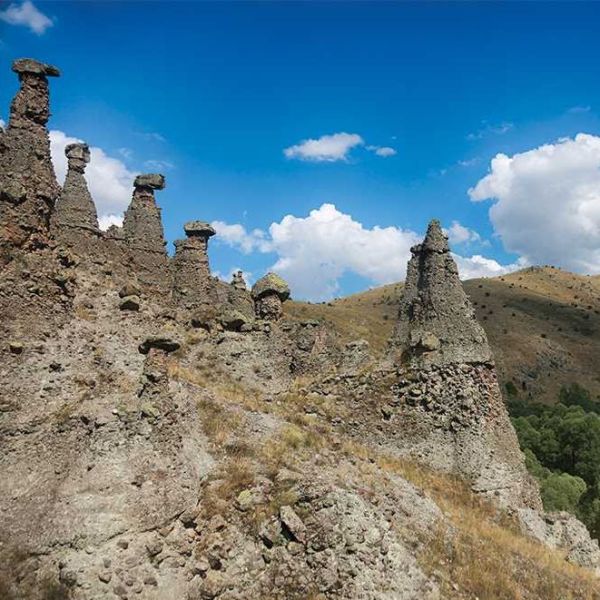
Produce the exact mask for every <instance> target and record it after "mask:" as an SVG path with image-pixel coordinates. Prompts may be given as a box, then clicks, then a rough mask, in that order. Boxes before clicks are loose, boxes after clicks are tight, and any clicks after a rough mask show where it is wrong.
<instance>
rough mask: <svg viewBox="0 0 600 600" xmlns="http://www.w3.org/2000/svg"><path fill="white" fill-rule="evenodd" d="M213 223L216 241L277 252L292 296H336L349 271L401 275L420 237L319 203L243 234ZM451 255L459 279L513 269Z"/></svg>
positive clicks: (377, 278) (276, 267) (378, 279)
mask: <svg viewBox="0 0 600 600" xmlns="http://www.w3.org/2000/svg"><path fill="white" fill-rule="evenodd" d="M212 225H213V226H214V227H215V229H216V230H217V239H221V240H222V241H224V242H225V243H227V244H229V245H231V246H233V247H236V248H239V249H240V250H241V251H242V252H244V253H246V254H249V253H251V252H263V253H266V252H270V253H274V254H276V256H277V258H276V261H275V263H274V264H272V265H271V267H270V269H271V270H273V271H276V272H277V273H279V274H280V275H281V276H282V277H284V278H285V279H286V280H287V281H288V283H289V284H290V286H291V288H292V292H293V294H294V296H296V297H298V298H306V299H310V300H327V299H329V298H332V297H333V296H335V295H336V294H337V293H338V292H339V289H340V280H341V278H342V277H343V276H344V275H346V274H348V273H353V274H356V275H359V276H361V277H364V278H365V279H367V280H368V281H369V282H370V283H372V284H374V285H382V284H385V283H391V282H394V281H399V280H401V279H403V278H404V276H405V275H406V263H407V261H408V259H409V258H410V248H411V246H413V245H414V244H416V243H419V242H420V241H421V239H422V235H420V234H418V233H416V232H414V231H411V230H409V229H402V228H400V227H379V226H375V227H372V228H368V227H365V226H364V225H363V224H362V223H360V222H358V221H356V220H355V219H353V218H352V216H351V215H348V214H344V213H343V212H341V211H339V210H338V209H337V208H336V207H335V206H334V205H333V204H323V205H322V206H321V207H320V208H318V209H315V210H312V211H310V213H309V215H308V216H305V217H297V216H294V215H286V216H285V217H283V219H282V220H281V221H280V222H278V223H272V224H271V226H270V227H269V231H268V234H266V233H265V232H263V231H262V230H260V229H255V230H254V231H252V232H248V231H247V230H246V229H245V228H244V227H243V226H242V225H239V224H234V225H228V224H227V223H223V222H220V221H217V222H214V223H213V224H212ZM471 235H472V234H471ZM455 258H456V259H457V261H458V263H459V269H460V272H461V275H462V276H463V277H490V276H496V275H501V274H502V273H506V272H507V271H509V270H514V268H517V267H515V265H507V266H502V265H500V264H499V263H498V262H496V261H494V260H492V259H487V258H484V257H482V256H479V255H476V256H472V257H463V256H455Z"/></svg>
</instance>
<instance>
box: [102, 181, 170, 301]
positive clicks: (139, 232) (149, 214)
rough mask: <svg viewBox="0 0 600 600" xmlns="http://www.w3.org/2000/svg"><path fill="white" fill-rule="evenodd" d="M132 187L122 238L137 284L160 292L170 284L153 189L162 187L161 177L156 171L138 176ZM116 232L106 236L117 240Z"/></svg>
mask: <svg viewBox="0 0 600 600" xmlns="http://www.w3.org/2000/svg"><path fill="white" fill-rule="evenodd" d="M133 186H134V190H133V198H132V200H131V204H130V205H129V207H128V208H127V210H126V211H125V216H124V219H123V237H122V239H123V241H124V242H125V244H126V247H127V250H128V252H129V256H130V261H131V267H132V269H133V270H134V271H135V272H136V273H137V276H138V281H139V283H140V284H141V286H142V287H144V288H146V289H149V290H151V291H159V292H160V291H164V290H166V289H168V288H169V284H170V281H169V263H168V258H167V252H166V250H165V246H166V242H165V236H164V232H163V226H162V220H161V216H160V208H159V207H158V206H157V204H156V199H155V198H154V191H155V190H162V189H164V187H165V178H164V176H163V175H158V174H147V175H138V176H137V177H136V178H135V181H134V183H133ZM119 234H120V232H119V231H115V232H113V233H112V234H111V236H110V237H111V238H112V239H115V240H117V241H118V240H119V237H120V235H119Z"/></svg>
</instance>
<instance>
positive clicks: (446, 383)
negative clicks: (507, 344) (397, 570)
mask: <svg viewBox="0 0 600 600" xmlns="http://www.w3.org/2000/svg"><path fill="white" fill-rule="evenodd" d="M411 252H412V258H411V259H410V261H409V264H408V269H407V276H406V283H405V286H404V291H403V294H402V299H401V304H400V312H399V318H398V324H397V328H396V332H395V336H394V340H393V341H392V347H393V349H394V354H395V356H394V359H395V363H396V365H397V367H398V371H399V377H400V378H399V382H398V385H397V388H396V394H397V396H396V401H395V403H396V404H397V405H398V409H399V412H400V414H401V415H402V416H401V418H400V421H401V422H400V423H399V425H398V426H399V427H400V429H401V437H402V436H404V435H406V436H408V438H410V442H409V446H410V450H409V453H410V454H411V455H412V456H415V457H417V458H418V459H420V460H423V461H425V462H427V463H429V464H431V465H432V466H434V467H436V468H440V469H444V470H448V471H452V472H454V473H458V474H461V475H462V476H464V477H466V478H468V479H469V480H471V481H472V485H473V488H474V489H475V490H477V491H478V492H481V493H484V494H487V495H492V496H494V497H496V498H497V499H499V500H500V501H501V502H502V503H504V504H505V505H512V506H530V507H533V508H541V500H540V497H539V491H538V489H537V486H536V484H534V482H533V479H532V478H531V477H530V476H529V475H528V473H527V471H526V469H525V465H524V461H523V456H522V454H521V451H520V449H519V444H518V440H517V437H516V435H515V432H514V429H513V427H512V425H511V423H510V420H509V418H508V414H507V412H506V409H505V407H504V404H503V400H502V395H501V392H500V388H499V386H498V381H497V377H496V369H495V366H494V362H493V359H492V355H491V351H490V348H489V345H488V342H487V338H486V335H485V332H484V331H483V328H482V327H481V326H480V325H479V323H477V321H476V320H475V315H474V312H473V308H472V306H471V303H470V301H469V299H468V298H467V295H466V294H465V292H464V290H463V288H462V284H461V282H460V279H459V277H458V269H457V267H456V263H455V262H454V259H453V258H452V255H451V254H450V250H449V247H448V240H447V238H446V236H445V235H444V233H443V232H442V229H441V227H440V224H439V222H438V221H432V222H431V223H430V224H429V228H428V230H427V235H426V236H425V240H424V241H423V243H422V244H419V245H417V246H414V247H413V248H412V249H411Z"/></svg>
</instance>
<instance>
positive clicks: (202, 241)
mask: <svg viewBox="0 0 600 600" xmlns="http://www.w3.org/2000/svg"><path fill="white" fill-rule="evenodd" d="M184 231H185V234H186V236H187V237H186V239H184V240H177V241H176V242H175V257H174V258H173V294H174V297H175V299H176V300H177V302H178V303H179V304H180V305H181V306H182V307H183V308H195V307H198V306H200V305H203V304H205V305H206V304H210V303H214V301H215V292H214V284H213V280H212V277H211V275H210V267H209V264H208V239H209V238H210V237H212V236H213V235H215V233H216V232H215V230H214V229H213V228H212V227H211V226H210V225H209V224H208V223H205V222H204V221H189V222H188V223H186V224H185V226H184Z"/></svg>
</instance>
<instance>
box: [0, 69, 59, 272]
mask: <svg viewBox="0 0 600 600" xmlns="http://www.w3.org/2000/svg"><path fill="white" fill-rule="evenodd" d="M13 71H14V72H15V73H17V75H18V76H19V82H20V89H19V91H18V92H17V94H16V96H15V97H14V99H13V101H12V104H11V107H10V118H9V121H8V127H7V129H6V131H3V132H0V264H2V263H6V262H7V261H8V260H9V259H10V255H11V251H12V249H13V248H20V247H22V246H28V247H40V246H44V245H46V244H47V242H48V240H47V234H48V224H49V219H50V215H51V212H52V209H53V208H54V203H55V202H56V198H57V197H58V194H59V187H58V184H57V182H56V177H55V175H54V168H53V166H52V161H51V158H50V141H49V138H48V130H47V128H46V124H47V122H48V118H49V116H50V107H49V93H48V79H47V78H48V77H56V76H58V75H59V72H58V69H56V68H55V67H52V66H51V65H46V64H44V63H40V62H37V61H35V60H32V59H20V60H17V61H15V62H14V63H13Z"/></svg>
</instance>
